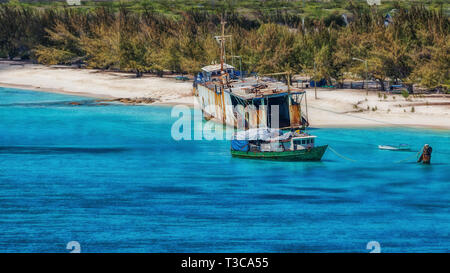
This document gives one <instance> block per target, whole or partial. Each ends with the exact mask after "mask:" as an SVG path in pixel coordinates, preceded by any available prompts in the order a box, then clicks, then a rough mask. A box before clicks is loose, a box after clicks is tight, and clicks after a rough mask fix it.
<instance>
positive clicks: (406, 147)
mask: <svg viewBox="0 0 450 273" xmlns="http://www.w3.org/2000/svg"><path fill="white" fill-rule="evenodd" d="M378 149H380V150H389V151H409V150H411V147H410V146H409V145H408V144H400V145H378Z"/></svg>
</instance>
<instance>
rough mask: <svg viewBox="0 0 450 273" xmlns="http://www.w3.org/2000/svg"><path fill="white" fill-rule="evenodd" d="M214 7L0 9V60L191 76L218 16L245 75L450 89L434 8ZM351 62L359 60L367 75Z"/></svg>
mask: <svg viewBox="0 0 450 273" xmlns="http://www.w3.org/2000/svg"><path fill="white" fill-rule="evenodd" d="M156 2H157V3H159V2H158V1H156ZM174 2H175V3H178V2H179V1H174ZM224 2H226V3H228V4H229V5H230V7H229V8H227V9H223V10H222V11H221V12H214V11H211V10H208V9H206V10H200V9H198V8H197V9H186V10H177V12H176V14H175V13H173V14H168V13H167V12H161V11H160V10H158V9H155V3H153V2H151V1H142V2H140V5H139V9H137V8H136V3H135V2H132V4H129V5H127V4H126V3H121V4H117V3H116V4H114V5H99V4H96V5H94V6H93V7H90V8H86V7H80V8H64V7H62V8H52V9H50V8H42V7H35V6H33V5H31V6H24V5H19V4H17V3H15V4H14V3H9V4H3V5H1V6H0V57H9V58H14V57H20V58H31V59H33V60H36V61H38V62H40V63H44V64H71V63H84V64H86V65H87V66H88V67H92V68H99V69H117V70H123V71H133V72H135V73H136V75H137V76H140V75H142V73H143V72H155V73H160V74H161V73H162V71H163V70H171V71H175V72H183V73H195V72H197V71H199V69H200V67H201V66H203V65H207V64H210V63H212V62H214V61H217V60H218V55H219V51H218V46H217V43H216V41H215V40H214V36H215V35H218V34H219V32H220V17H221V16H224V17H225V19H226V21H227V28H226V32H227V34H231V35H232V41H229V42H228V44H227V52H228V55H229V56H228V62H232V61H233V59H232V58H231V56H232V55H239V56H241V57H242V66H243V69H245V70H248V71H258V72H279V71H286V70H290V71H295V72H302V73H307V74H309V75H314V76H315V77H316V78H318V79H319V78H325V79H327V80H328V81H331V80H335V81H336V82H337V83H338V84H339V83H342V81H343V79H344V78H346V77H352V76H356V77H357V76H359V77H369V78H372V79H375V80H378V81H379V82H380V84H383V82H384V80H386V79H388V78H389V79H393V80H397V79H399V80H401V81H403V82H404V83H405V84H407V85H408V86H409V87H410V89H412V85H413V84H415V83H418V84H420V85H421V86H424V87H427V88H432V89H445V90H448V88H449V86H450V77H449V76H450V75H449V70H450V69H449V66H450V39H449V30H450V20H449V17H448V16H447V15H445V14H444V11H443V9H442V8H429V7H425V6H422V5H411V6H408V7H407V8H405V7H403V6H401V5H397V6H394V7H395V8H396V10H395V12H394V13H393V14H392V15H393V18H392V21H391V22H390V23H389V24H388V25H386V24H385V15H386V13H385V11H384V10H383V9H381V8H378V9H377V8H370V7H368V6H367V5H364V4H363V3H361V2H359V1H354V2H352V1H349V2H348V3H347V4H345V5H346V6H345V11H346V14H347V18H348V21H349V23H348V25H347V24H346V22H345V20H344V18H343V17H342V13H339V12H335V13H329V14H327V15H325V16H309V17H306V16H305V17H304V16H302V15H299V14H295V13H289V12H283V11H274V12H269V13H264V12H259V13H257V12H256V13H252V14H251V15H249V14H244V13H243V12H242V11H241V10H239V9H235V8H232V7H234V6H233V5H232V2H233V1H224ZM244 2H245V1H244ZM263 2H273V1H263ZM285 2H292V1H285ZM293 2H295V1H293ZM337 2H340V1H337ZM237 7H238V8H242V7H241V6H239V5H238V6H237ZM225 11H226V12H225ZM303 18H304V20H302V19H303ZM354 58H358V59H361V60H366V61H367V69H366V66H365V64H364V62H361V61H359V60H355V59H354ZM234 62H235V64H237V62H238V60H237V59H234ZM314 67H315V69H314Z"/></svg>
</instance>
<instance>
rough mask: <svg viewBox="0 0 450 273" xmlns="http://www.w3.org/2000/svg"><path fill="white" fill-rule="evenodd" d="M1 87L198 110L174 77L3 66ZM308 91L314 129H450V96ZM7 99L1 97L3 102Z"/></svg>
mask: <svg viewBox="0 0 450 273" xmlns="http://www.w3.org/2000/svg"><path fill="white" fill-rule="evenodd" d="M0 86H4V87H16V88H24V89H31V90H37V91H45V92H58V93H66V94H76V95H83V96H90V97H95V98H101V99H112V98H142V97H146V98H153V99H155V100H156V102H155V104H170V105H174V104H185V105H190V106H194V104H195V101H196V100H195V99H194V97H193V96H192V82H191V81H185V82H183V81H179V80H175V78H174V77H173V76H164V77H163V78H161V77H157V76H150V75H145V76H144V77H142V78H136V77H135V76H134V74H127V73H115V72H103V71H98V70H91V69H76V68H70V67H47V66H43V65H34V64H24V63H20V62H9V61H1V62H0ZM317 93H318V99H317V100H316V99H315V98H314V89H307V99H308V112H309V120H310V124H311V126H312V127H374V126H385V127H393V126H394V127H395V126H407V127H426V128H438V129H450V95H444V94H433V95H416V96H415V95H411V96H410V97H409V98H408V100H407V99H405V98H403V97H402V95H401V94H387V95H386V97H384V96H383V95H382V96H381V97H380V96H379V92H376V91H370V92H369V96H366V91H365V90H355V89H337V90H336V89H320V88H319V89H318V91H317ZM0 100H1V99H0Z"/></svg>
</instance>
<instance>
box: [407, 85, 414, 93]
mask: <svg viewBox="0 0 450 273" xmlns="http://www.w3.org/2000/svg"><path fill="white" fill-rule="evenodd" d="M406 90H408V93H409V94H412V93H414V88H413V85H412V84H406Z"/></svg>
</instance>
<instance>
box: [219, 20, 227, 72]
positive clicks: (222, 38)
mask: <svg viewBox="0 0 450 273" xmlns="http://www.w3.org/2000/svg"><path fill="white" fill-rule="evenodd" d="M226 23H227V22H225V20H223V18H222V20H221V21H220V24H221V25H222V36H221V37H220V72H221V73H222V72H223V62H224V55H225V24H226Z"/></svg>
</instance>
